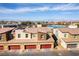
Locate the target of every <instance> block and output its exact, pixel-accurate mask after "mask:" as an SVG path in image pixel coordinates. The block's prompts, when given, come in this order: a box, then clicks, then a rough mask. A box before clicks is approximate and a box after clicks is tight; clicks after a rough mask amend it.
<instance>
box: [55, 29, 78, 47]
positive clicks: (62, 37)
mask: <svg viewBox="0 0 79 59" xmlns="http://www.w3.org/2000/svg"><path fill="white" fill-rule="evenodd" d="M54 34H55V35H57V36H56V37H57V39H58V43H59V44H61V46H62V47H63V48H67V45H68V44H77V46H76V48H79V42H71V43H67V42H65V41H64V40H65V39H68V38H73V39H74V40H75V39H77V40H78V39H79V34H77V35H72V34H70V33H67V32H66V33H65V32H64V33H62V32H61V31H60V30H59V29H54Z"/></svg>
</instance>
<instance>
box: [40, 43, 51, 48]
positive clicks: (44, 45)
mask: <svg viewBox="0 0 79 59" xmlns="http://www.w3.org/2000/svg"><path fill="white" fill-rule="evenodd" d="M43 48H51V44H42V45H41V46H40V49H43Z"/></svg>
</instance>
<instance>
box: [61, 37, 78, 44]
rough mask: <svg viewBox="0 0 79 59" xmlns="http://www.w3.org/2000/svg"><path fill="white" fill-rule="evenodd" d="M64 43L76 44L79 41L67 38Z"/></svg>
mask: <svg viewBox="0 0 79 59" xmlns="http://www.w3.org/2000/svg"><path fill="white" fill-rule="evenodd" d="M63 41H64V42H66V43H74V42H79V39H75V38H66V39H63Z"/></svg>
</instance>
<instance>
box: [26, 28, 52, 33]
mask: <svg viewBox="0 0 79 59" xmlns="http://www.w3.org/2000/svg"><path fill="white" fill-rule="evenodd" d="M51 31H52V30H51V29H50V28H48V27H38V28H25V32H29V33H38V32H42V33H47V32H51Z"/></svg>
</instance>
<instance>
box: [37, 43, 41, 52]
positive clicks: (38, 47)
mask: <svg viewBox="0 0 79 59" xmlns="http://www.w3.org/2000/svg"><path fill="white" fill-rule="evenodd" d="M36 48H37V50H38V51H40V44H39V43H38V44H37V47H36Z"/></svg>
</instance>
